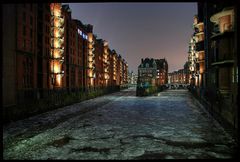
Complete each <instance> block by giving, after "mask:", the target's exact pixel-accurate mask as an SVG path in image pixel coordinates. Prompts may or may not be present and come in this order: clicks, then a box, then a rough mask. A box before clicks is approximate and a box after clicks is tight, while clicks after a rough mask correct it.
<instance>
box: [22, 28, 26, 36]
mask: <svg viewBox="0 0 240 162" xmlns="http://www.w3.org/2000/svg"><path fill="white" fill-rule="evenodd" d="M23 35H24V36H25V35H26V26H25V25H23Z"/></svg>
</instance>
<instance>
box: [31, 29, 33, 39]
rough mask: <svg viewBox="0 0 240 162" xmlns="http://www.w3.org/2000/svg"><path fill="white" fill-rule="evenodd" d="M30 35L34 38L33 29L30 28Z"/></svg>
mask: <svg viewBox="0 0 240 162" xmlns="http://www.w3.org/2000/svg"><path fill="white" fill-rule="evenodd" d="M30 37H31V38H33V30H32V29H31V30H30Z"/></svg>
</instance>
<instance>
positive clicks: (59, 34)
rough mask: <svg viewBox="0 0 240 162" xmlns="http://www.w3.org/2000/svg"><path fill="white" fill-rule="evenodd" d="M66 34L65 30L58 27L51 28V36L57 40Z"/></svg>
mask: <svg viewBox="0 0 240 162" xmlns="http://www.w3.org/2000/svg"><path fill="white" fill-rule="evenodd" d="M63 34H64V28H57V27H52V28H51V36H52V37H55V38H60V37H62V36H63Z"/></svg>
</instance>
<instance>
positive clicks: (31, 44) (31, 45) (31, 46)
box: [30, 41, 33, 51]
mask: <svg viewBox="0 0 240 162" xmlns="http://www.w3.org/2000/svg"><path fill="white" fill-rule="evenodd" d="M30 48H31V51H32V50H33V43H32V41H31V43H30Z"/></svg>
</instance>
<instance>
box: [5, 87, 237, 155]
mask: <svg viewBox="0 0 240 162" xmlns="http://www.w3.org/2000/svg"><path fill="white" fill-rule="evenodd" d="M3 149H4V150H3V158H4V159H186V158H190V159H191V158H192V159H195V158H198V159H199V158H200V159H205V158H232V157H234V152H235V142H234V140H233V139H232V138H231V137H230V136H229V135H228V134H227V133H226V132H225V131H224V130H223V129H222V128H221V127H220V126H219V125H218V123H217V122H215V121H214V120H213V119H212V118H210V117H209V116H208V114H207V113H206V112H205V111H203V109H202V108H201V107H200V106H199V105H198V104H197V103H196V102H195V100H194V99H193V98H192V96H191V94H190V93H189V92H188V91H187V90H168V91H164V92H161V93H160V94H159V95H156V96H151V97H136V96H135V91H134V89H133V88H132V89H128V90H124V91H122V92H118V93H114V94H111V95H106V96H102V97H98V98H96V99H91V100H88V101H84V102H81V103H77V104H74V105H71V106H67V107H64V108H61V109H58V110H54V111H51V112H48V113H45V114H41V115H38V116H35V117H32V118H29V119H26V120H21V121H18V122H15V123H11V124H9V125H6V126H4V127H3Z"/></svg>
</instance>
